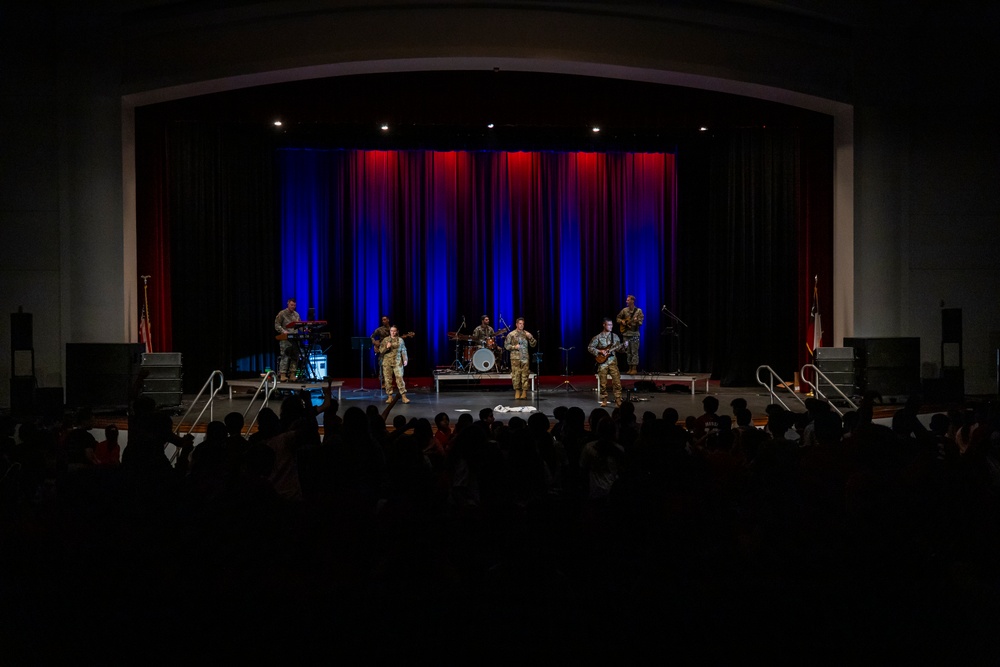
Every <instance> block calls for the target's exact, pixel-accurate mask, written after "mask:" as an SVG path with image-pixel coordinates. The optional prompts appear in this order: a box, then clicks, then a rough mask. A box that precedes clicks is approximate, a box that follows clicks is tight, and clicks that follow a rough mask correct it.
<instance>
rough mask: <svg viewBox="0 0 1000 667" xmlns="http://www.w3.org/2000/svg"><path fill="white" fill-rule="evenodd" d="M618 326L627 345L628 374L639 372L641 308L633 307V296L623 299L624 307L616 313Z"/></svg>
mask: <svg viewBox="0 0 1000 667" xmlns="http://www.w3.org/2000/svg"><path fill="white" fill-rule="evenodd" d="M616 319H617V320H618V325H619V326H620V327H621V332H622V338H624V339H625V342H626V343H628V371H627V372H628V374H629V375H635V374H637V373H638V372H639V327H641V326H642V320H643V314H642V308H639V307H637V306H636V305H635V296H634V295H632V294H629V295H628V296H627V297H626V298H625V307H624V308H622V309H621V311H620V312H619V313H618V317H617V318H616Z"/></svg>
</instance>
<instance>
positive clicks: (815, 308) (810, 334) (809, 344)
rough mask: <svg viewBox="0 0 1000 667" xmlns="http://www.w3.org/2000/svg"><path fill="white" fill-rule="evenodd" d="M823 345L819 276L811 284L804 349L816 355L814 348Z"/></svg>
mask: <svg viewBox="0 0 1000 667" xmlns="http://www.w3.org/2000/svg"><path fill="white" fill-rule="evenodd" d="M820 347H823V318H822V317H821V316H820V314H819V276H816V278H815V282H814V284H813V298H812V308H810V309H809V326H807V327H806V349H807V350H809V354H810V355H812V356H816V350H817V349H818V348H820Z"/></svg>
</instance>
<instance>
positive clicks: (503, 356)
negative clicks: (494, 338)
mask: <svg viewBox="0 0 1000 667" xmlns="http://www.w3.org/2000/svg"><path fill="white" fill-rule="evenodd" d="M497 319H498V320H499V322H498V324H499V325H500V328H501V329H506V330H507V333H506V334H504V335H503V337H504V338H506V337H507V334H509V333H510V327H509V326H507V323H506V322H504V319H503V313H500V316H499V317H498V318H497ZM505 342H506V341H505ZM500 350H501V351H500V364H499V365H498V366H497V373H501V372H507V373H510V361H509V360H510V353H509V352H507V348H506V346H504V345H502V344H501V346H500Z"/></svg>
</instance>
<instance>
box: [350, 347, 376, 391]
mask: <svg viewBox="0 0 1000 667" xmlns="http://www.w3.org/2000/svg"><path fill="white" fill-rule="evenodd" d="M371 346H372V341H371V339H370V338H368V336H351V349H352V350H358V361H359V365H360V368H361V370H360V373H359V375H358V377H359V379H360V380H361V388H360V389H355V390H354V391H355V392H358V391H367V390H366V389H365V350H367V349H368V348H370V347H371Z"/></svg>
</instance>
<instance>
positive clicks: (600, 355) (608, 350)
mask: <svg viewBox="0 0 1000 667" xmlns="http://www.w3.org/2000/svg"><path fill="white" fill-rule="evenodd" d="M623 347H628V341H627V340H625V341H622V342H620V343H618V344H617V345H609V346H608V347H604V348H601V349H600V350H598V352H597V354H596V355H594V358H595V359H596V360H597V363H599V364H603V363H604V362H605V361H607V360H608V358H609V357H610V356H611V355H612V354H614V353H615V352H617V351H618V350H620V349H622V348H623Z"/></svg>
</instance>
